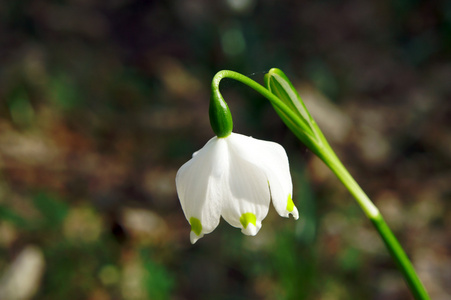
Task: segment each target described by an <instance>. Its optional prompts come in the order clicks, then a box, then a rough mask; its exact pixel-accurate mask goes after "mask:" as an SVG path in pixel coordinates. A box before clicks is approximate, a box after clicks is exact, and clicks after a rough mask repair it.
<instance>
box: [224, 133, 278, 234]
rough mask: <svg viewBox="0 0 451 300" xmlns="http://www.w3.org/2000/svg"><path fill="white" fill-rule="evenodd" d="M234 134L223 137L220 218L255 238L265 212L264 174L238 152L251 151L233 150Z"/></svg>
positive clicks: (245, 148) (243, 148)
mask: <svg viewBox="0 0 451 300" xmlns="http://www.w3.org/2000/svg"><path fill="white" fill-rule="evenodd" d="M235 135H236V134H233V133H232V134H231V135H230V136H229V137H227V138H226V140H227V145H228V149H229V163H230V169H229V171H228V173H225V174H226V176H225V177H224V181H225V182H226V183H227V184H226V185H224V186H223V187H224V190H223V191H222V194H223V204H222V212H221V215H222V217H223V218H224V219H225V220H226V221H227V222H228V223H229V224H230V225H232V226H234V227H238V228H241V229H242V232H243V233H244V234H247V235H255V234H257V232H258V231H259V230H260V228H261V221H262V220H263V219H264V218H265V217H266V215H267V214H268V210H269V203H270V194H269V188H268V181H267V179H266V175H265V172H264V171H263V170H262V169H261V168H260V167H259V166H258V165H255V164H252V163H250V162H249V161H247V160H245V159H243V153H242V151H245V152H247V151H251V149H250V148H247V147H245V145H242V146H243V147H236V145H235V142H236V141H235V140H234V136H235ZM240 142H244V143H246V142H247V141H245V140H244V141H240ZM248 155H250V154H248Z"/></svg>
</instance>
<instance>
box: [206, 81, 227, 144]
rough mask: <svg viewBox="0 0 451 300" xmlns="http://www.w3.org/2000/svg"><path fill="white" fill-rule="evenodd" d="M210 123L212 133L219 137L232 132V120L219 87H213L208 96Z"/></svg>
mask: <svg viewBox="0 0 451 300" xmlns="http://www.w3.org/2000/svg"><path fill="white" fill-rule="evenodd" d="M208 113H209V115H210V124H211V128H212V129H213V131H214V133H215V134H216V135H217V136H218V137H220V138H223V137H227V136H229V135H230V133H232V129H233V120H232V114H231V113H230V109H229V107H228V106H227V103H226V102H225V101H224V98H223V97H222V95H221V93H220V92H219V89H213V90H212V93H211V98H210V109H209V111H208Z"/></svg>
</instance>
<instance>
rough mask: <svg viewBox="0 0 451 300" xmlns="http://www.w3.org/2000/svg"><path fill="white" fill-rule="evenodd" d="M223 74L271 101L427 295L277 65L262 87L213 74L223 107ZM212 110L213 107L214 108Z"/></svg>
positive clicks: (419, 292)
mask: <svg viewBox="0 0 451 300" xmlns="http://www.w3.org/2000/svg"><path fill="white" fill-rule="evenodd" d="M223 78H230V79H234V80H237V81H240V82H242V83H244V84H245V85H247V86H249V87H251V88H252V89H254V90H255V91H257V92H258V93H260V94H261V95H262V96H264V97H265V98H267V99H268V100H269V101H270V102H271V104H272V105H273V107H274V109H275V110H276V112H277V113H278V115H279V116H280V118H281V119H282V121H283V122H284V123H285V124H286V125H287V127H288V128H289V129H290V130H291V131H292V132H293V133H294V135H295V136H296V137H298V139H299V140H301V142H303V143H304V144H305V145H306V146H307V147H308V148H309V149H310V150H311V151H312V152H313V153H315V154H316V155H317V156H318V157H319V158H320V159H321V160H322V161H323V162H324V163H325V164H326V165H327V166H328V167H329V168H330V169H331V171H332V172H333V173H334V174H335V175H336V176H337V177H338V179H339V180H340V181H341V182H342V183H343V185H344V186H345V187H346V188H347V189H348V190H349V192H350V193H351V194H352V196H353V197H354V198H355V199H356V201H357V203H358V204H359V206H360V207H361V208H362V210H363V212H364V213H365V215H366V216H367V217H368V218H369V219H370V220H371V222H372V223H373V225H374V226H375V228H376V230H377V232H378V233H379V235H380V236H381V238H382V240H383V241H384V243H385V245H386V247H387V249H388V251H389V252H390V254H391V256H392V258H393V260H394V261H395V263H396V265H397V266H398V268H399V269H400V271H401V273H402V274H403V276H404V279H405V281H406V283H407V285H408V287H409V289H410V290H411V292H412V294H413V295H414V297H415V299H417V300H428V299H430V297H429V295H428V293H427V291H426V289H425V288H424V286H423V284H422V282H421V280H420V279H419V277H418V275H417V274H416V272H415V269H414V267H413V265H412V263H411V262H410V260H409V258H408V256H407V255H406V253H405V252H404V250H403V248H402V246H401V245H400V243H399V242H398V240H397V239H396V237H395V236H394V234H393V232H392V231H391V230H390V228H389V226H388V225H387V223H386V222H385V220H384V218H383V217H382V215H381V213H380V212H379V210H378V209H377V207H376V206H375V205H374V204H373V202H372V201H371V200H370V198H369V197H368V196H367V195H366V194H365V192H364V191H363V190H362V188H361V187H360V186H359V185H358V183H357V182H356V181H355V180H354V178H353V177H352V176H351V174H350V173H349V172H348V171H347V169H346V168H345V167H344V165H343V164H342V163H341V161H340V159H339V158H338V157H337V156H336V154H335V152H334V151H333V149H332V148H331V147H330V145H329V143H328V142H327V140H326V138H325V137H324V135H323V133H322V132H321V130H320V128H319V127H318V125H317V124H316V122H315V120H314V119H313V117H312V116H311V115H310V113H309V112H308V110H307V108H306V106H305V104H304V102H303V101H302V99H301V98H300V96H299V94H298V93H297V91H296V89H295V88H294V87H293V85H292V83H291V82H290V81H289V80H288V78H287V77H286V76H285V74H284V73H283V72H282V71H281V70H279V69H276V68H274V69H271V70H270V71H269V72H268V73H267V74H266V75H265V85H266V88H265V87H264V86H262V85H260V84H259V83H257V82H255V81H253V80H252V79H250V78H248V77H246V76H244V75H242V74H239V73H237V72H233V71H229V70H223V71H220V72H218V73H217V74H216V75H215V76H214V78H213V81H212V86H211V88H212V100H211V102H210V105H212V104H213V105H215V106H218V107H224V105H223V102H224V99H223V98H222V96H221V93H220V92H219V83H220V81H221V80H222V79H223ZM224 103H225V102H224ZM226 105H227V104H226ZM227 109H228V108H227ZM213 110H215V108H214V109H213ZM211 111H212V108H210V117H211V116H212V113H211ZM218 116H219V117H221V114H213V117H214V118H215V117H218ZM224 120H225V119H224ZM224 120H222V121H221V120H213V123H215V122H217V123H218V124H220V123H221V122H222V123H224ZM213 123H212V126H213ZM215 133H216V131H215Z"/></svg>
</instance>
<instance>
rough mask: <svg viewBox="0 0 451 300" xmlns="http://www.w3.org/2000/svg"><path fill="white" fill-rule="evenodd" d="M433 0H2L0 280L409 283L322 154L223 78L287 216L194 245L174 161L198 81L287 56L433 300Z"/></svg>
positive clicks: (61, 290)
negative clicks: (268, 144)
mask: <svg viewBox="0 0 451 300" xmlns="http://www.w3.org/2000/svg"><path fill="white" fill-rule="evenodd" d="M450 54H451V2H449V1H445V0H442V1H420V0H414V1H408V0H395V1H388V0H382V1H380V0H372V1H357V0H348V1H339V2H338V1H326V0H322V1H314V2H313V1H311V2H307V1H276V0H262V1H256V0H221V1H209V0H190V1H182V0H178V1H144V0H139V1H138V0H112V1H99V0H55V1H40V0H28V1H1V2H0V170H1V171H0V299H4V300H16V299H17V300H19V299H89V300H116V299H117V300H122V299H123V300H135V299H136V300H138V299H157V300H158V299H262V300H263V299H325V300H326V299H327V300H329V299H330V300H332V299H412V298H411V296H410V293H409V291H408V290H407V288H406V285H405V284H404V282H403V279H402V277H401V275H400V273H399V272H398V271H397V270H396V267H395V266H394V264H393V262H392V260H391V259H390V257H389V255H388V253H387V251H386V249H385V248H384V246H383V244H382V242H381V240H380V239H379V237H378V236H377V234H376V232H375V230H374V229H373V228H372V225H371V224H370V222H369V221H368V220H367V219H366V218H365V216H364V214H363V213H362V212H361V210H360V209H359V207H358V206H357V204H356V203H355V202H354V200H353V199H352V198H351V196H350V195H349V194H348V192H347V191H346V190H345V189H344V188H343V187H342V186H341V185H340V183H339V182H338V180H337V179H336V178H335V177H334V176H333V175H332V173H331V172H330V171H329V170H328V169H327V168H326V167H325V166H324V165H323V164H322V163H321V162H320V161H319V160H318V159H317V158H316V157H314V156H313V155H312V154H311V153H310V152H309V151H308V150H307V149H306V148H305V147H304V146H303V145H302V144H300V142H298V141H297V140H296V139H295V138H294V136H293V135H292V134H291V133H290V132H289V131H288V130H287V129H286V128H285V127H284V125H283V123H282V122H281V121H280V120H279V119H278V117H277V115H276V114H275V113H274V111H273V110H272V108H271V105H270V104H269V103H268V101H266V100H265V99H263V98H262V97H261V96H259V95H257V94H256V93H255V92H253V91H252V90H250V89H249V88H246V87H244V86H242V85H241V84H240V83H238V82H233V81H228V80H224V81H223V83H222V84H221V90H222V92H223V95H224V97H225V99H226V100H227V101H228V103H229V106H230V107H231V110H232V114H233V116H234V124H235V127H234V128H235V131H237V132H240V133H242V134H246V135H252V136H254V137H256V138H259V139H264V140H273V141H277V142H279V143H281V144H282V145H283V146H284V147H285V148H286V150H287V153H288V156H289V159H290V164H291V170H292V176H293V180H294V201H295V203H296V205H297V207H298V209H299V210H300V214H301V218H300V220H298V221H296V222H295V221H294V220H293V219H282V218H280V217H278V216H277V215H276V213H275V212H274V209H272V208H271V210H270V213H269V215H268V217H267V218H266V219H265V221H264V223H263V228H262V229H261V231H260V233H259V234H258V235H257V236H256V237H246V236H243V235H242V234H241V233H240V230H238V229H236V228H232V227H230V226H229V225H228V224H226V223H225V222H224V221H222V222H221V224H220V225H219V227H218V228H217V229H216V230H215V231H214V232H213V233H212V234H209V235H207V236H206V237H204V238H203V239H201V240H200V241H199V242H198V243H197V244H196V245H194V246H192V245H191V244H190V243H189V230H190V229H189V225H188V223H187V221H186V220H185V218H184V215H183V212H182V210H181V208H180V205H179V202H178V198H177V195H176V191H175V183H174V179H175V175H176V172H177V169H178V168H179V167H180V166H181V165H182V164H183V163H184V162H186V161H187V160H188V159H189V158H190V157H191V154H192V153H193V152H194V151H196V150H198V149H199V148H201V147H202V146H203V145H204V144H205V142H206V141H207V140H208V139H209V138H211V137H212V136H213V133H212V131H211V129H210V127H209V120H208V101H209V87H210V81H211V79H212V77H213V76H214V74H215V73H216V72H217V71H219V70H221V69H232V70H235V71H238V72H240V73H243V74H245V75H247V76H250V77H251V78H253V79H254V80H257V81H259V82H262V78H263V75H264V73H265V72H266V71H268V70H269V69H270V68H271V67H279V68H281V69H282V70H284V71H285V73H286V74H287V75H288V77H289V78H291V80H292V81H293V83H294V85H295V86H296V87H297V88H298V90H299V93H300V94H301V96H302V97H303V99H304V100H305V102H306V104H307V107H308V108H309V109H310V110H311V113H312V114H313V115H314V117H315V118H316V119H317V122H318V123H319V124H320V126H321V127H322V128H323V131H324V133H325V135H326V136H327V137H328V139H329V140H330V143H331V144H332V146H333V148H334V149H336V152H337V153H338V155H339V157H341V158H342V159H343V161H344V163H345V165H346V166H347V167H349V170H350V172H351V173H352V174H353V175H354V176H355V177H356V179H357V181H358V182H359V183H360V184H361V185H362V187H363V189H364V190H365V191H366V192H367V193H368V194H369V195H370V197H371V198H372V199H373V200H374V202H375V203H376V204H377V206H378V207H380V209H381V211H382V212H383V214H384V216H385V218H386V220H387V222H388V224H389V225H390V226H391V227H392V229H393V231H394V232H395V234H396V235H397V237H398V238H399V240H400V242H401V244H402V245H403V246H404V248H405V250H406V252H407V253H408V255H409V256H410V257H411V258H412V261H413V263H414V265H415V267H416V268H417V271H418V274H419V276H420V277H421V279H422V280H423V281H424V283H425V286H426V288H427V289H428V291H429V292H430V294H431V296H432V298H433V299H437V300H442V299H443V300H444V299H449V298H450V297H451V203H450V200H451V168H450V167H451V104H450V100H451V55H450Z"/></svg>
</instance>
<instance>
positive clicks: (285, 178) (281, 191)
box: [233, 134, 299, 219]
mask: <svg viewBox="0 0 451 300" xmlns="http://www.w3.org/2000/svg"><path fill="white" fill-rule="evenodd" d="M233 139H234V145H237V148H240V149H239V150H237V151H241V153H242V158H243V159H245V160H247V161H249V162H250V163H252V164H255V165H258V166H260V167H261V168H262V169H263V170H264V172H265V174H266V177H267V180H268V183H269V188H270V191H271V199H272V202H273V205H274V207H275V209H276V211H277V212H278V213H279V215H281V216H283V217H288V216H289V215H290V214H292V215H293V217H294V218H295V219H298V218H299V213H298V210H297V208H296V207H295V206H294V204H293V201H292V200H291V197H292V194H293V183H292V180H291V174H290V167H289V163H288V157H287V154H286V152H285V150H284V149H283V147H282V146H280V145H279V144H277V143H274V142H268V141H262V140H257V139H253V138H250V137H246V136H244V135H240V134H234V135H233Z"/></svg>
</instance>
